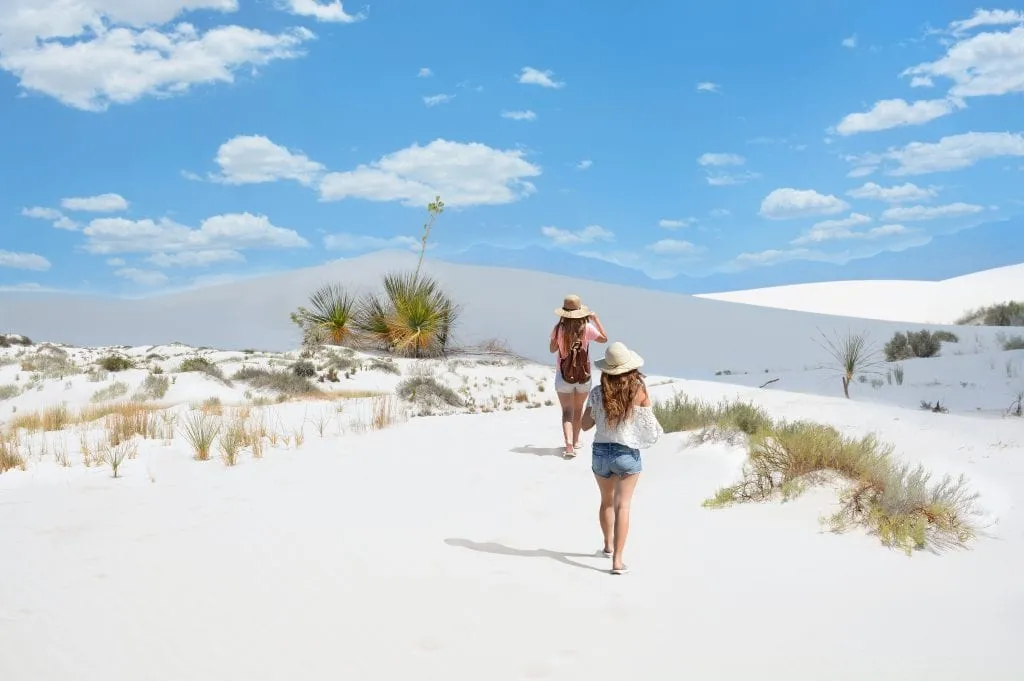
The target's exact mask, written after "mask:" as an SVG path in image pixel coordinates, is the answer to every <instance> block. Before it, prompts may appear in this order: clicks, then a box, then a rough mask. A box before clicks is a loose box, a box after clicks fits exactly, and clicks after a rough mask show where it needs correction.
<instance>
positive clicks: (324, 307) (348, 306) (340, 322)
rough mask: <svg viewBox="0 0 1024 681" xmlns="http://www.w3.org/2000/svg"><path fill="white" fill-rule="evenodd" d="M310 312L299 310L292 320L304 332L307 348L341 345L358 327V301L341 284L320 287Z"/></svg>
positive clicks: (304, 342) (312, 297) (292, 315)
mask: <svg viewBox="0 0 1024 681" xmlns="http://www.w3.org/2000/svg"><path fill="white" fill-rule="evenodd" d="M309 304H310V308H305V307H299V309H298V310H297V311H296V312H293V313H292V314H291V320H292V322H294V323H295V324H296V325H298V327H299V328H300V329H302V342H303V345H304V346H306V347H313V346H317V345H320V344H322V343H325V342H326V343H331V344H332V345H341V344H343V343H345V342H346V341H347V340H349V339H350V338H351V336H352V333H353V327H354V326H355V321H354V318H355V314H356V299H355V298H354V297H353V296H352V295H351V294H350V293H349V292H348V291H346V290H345V289H344V288H342V287H341V286H339V285H337V284H327V285H325V286H322V287H320V288H319V289H317V290H316V291H314V292H313V294H312V295H311V296H310V297H309Z"/></svg>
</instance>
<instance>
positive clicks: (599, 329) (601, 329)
mask: <svg viewBox="0 0 1024 681" xmlns="http://www.w3.org/2000/svg"><path fill="white" fill-rule="evenodd" d="M590 320H591V321H592V322H593V323H594V328H596V329H597V332H598V334H600V335H599V336H598V337H597V338H595V339H594V340H596V341H597V342H598V343H607V342H608V334H607V333H606V332H605V330H604V326H602V324H601V318H600V317H598V316H597V315H596V314H592V315H590Z"/></svg>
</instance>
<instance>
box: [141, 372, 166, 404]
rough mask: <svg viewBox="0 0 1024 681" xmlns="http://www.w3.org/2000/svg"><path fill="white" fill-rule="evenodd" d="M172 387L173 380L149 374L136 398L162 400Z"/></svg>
mask: <svg viewBox="0 0 1024 681" xmlns="http://www.w3.org/2000/svg"><path fill="white" fill-rule="evenodd" d="M170 387H171V379H169V378H168V377H167V376H161V375H158V374H149V375H147V376H146V378H145V380H143V381H142V385H141V386H139V389H138V391H137V392H136V393H135V396H136V397H137V398H139V399H142V400H162V399H163V398H164V396H165V395H166V394H167V391H168V390H169V389H170Z"/></svg>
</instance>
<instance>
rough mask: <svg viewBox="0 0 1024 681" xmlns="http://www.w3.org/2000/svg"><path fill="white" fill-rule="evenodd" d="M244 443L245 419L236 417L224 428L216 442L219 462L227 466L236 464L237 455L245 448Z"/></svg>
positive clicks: (245, 439) (245, 440)
mask: <svg viewBox="0 0 1024 681" xmlns="http://www.w3.org/2000/svg"><path fill="white" fill-rule="evenodd" d="M246 442H247V434H246V430H245V419H243V418H238V417H236V418H235V419H233V420H232V421H231V422H230V423H228V425H227V427H225V428H224V430H223V432H222V433H221V436H220V439H219V440H218V442H217V445H218V446H219V448H220V458H221V460H222V461H223V462H224V463H225V464H226V465H228V466H234V465H235V464H237V463H238V454H239V453H240V452H241V451H242V448H243V447H245V446H246Z"/></svg>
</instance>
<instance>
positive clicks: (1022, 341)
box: [1002, 336, 1024, 350]
mask: <svg viewBox="0 0 1024 681" xmlns="http://www.w3.org/2000/svg"><path fill="white" fill-rule="evenodd" d="M1002 341H1003V350H1024V336H1009V337H1006V338H1003V339H1002Z"/></svg>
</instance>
